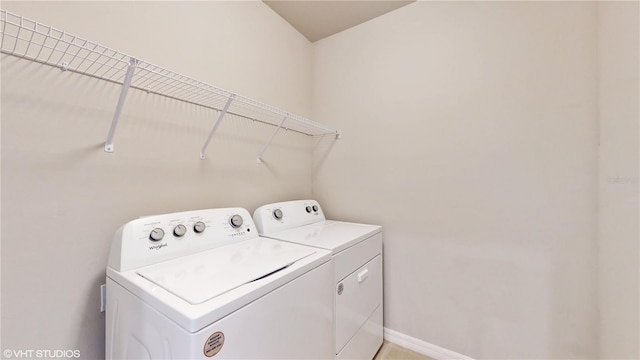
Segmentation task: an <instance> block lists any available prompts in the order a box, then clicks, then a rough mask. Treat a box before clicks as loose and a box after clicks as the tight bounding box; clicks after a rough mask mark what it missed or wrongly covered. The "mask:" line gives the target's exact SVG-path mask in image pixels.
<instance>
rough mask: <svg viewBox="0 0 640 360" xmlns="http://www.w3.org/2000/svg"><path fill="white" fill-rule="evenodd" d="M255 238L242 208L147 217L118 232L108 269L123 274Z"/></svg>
mask: <svg viewBox="0 0 640 360" xmlns="http://www.w3.org/2000/svg"><path fill="white" fill-rule="evenodd" d="M255 237H258V231H257V229H256V226H255V225H254V223H253V220H252V219H251V216H250V215H249V212H248V211H247V210H245V209H243V208H223V209H206V210H195V211H185V212H179V213H172V214H163V215H153V216H146V217H141V218H139V219H136V220H133V221H130V222H128V223H126V224H125V225H123V226H122V227H120V229H118V231H117V232H116V234H115V236H114V239H113V242H112V245H111V252H110V253H109V264H108V265H109V266H110V267H112V268H114V269H115V270H118V271H126V270H130V269H135V268H139V267H141V266H146V265H151V264H155V263H157V262H160V261H165V260H170V259H174V258H177V257H180V256H185V255H190V254H193V253H197V252H201V251H205V250H209V249H214V248H217V247H220V246H224V245H228V244H232V243H236V242H240V241H244V240H248V239H253V238H255Z"/></svg>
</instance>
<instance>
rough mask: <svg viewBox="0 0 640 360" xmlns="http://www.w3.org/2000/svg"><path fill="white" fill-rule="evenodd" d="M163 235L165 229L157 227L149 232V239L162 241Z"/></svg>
mask: <svg viewBox="0 0 640 360" xmlns="http://www.w3.org/2000/svg"><path fill="white" fill-rule="evenodd" d="M163 237H164V230H162V229H161V228H155V229H153V230H151V233H150V234H149V240H151V241H160V240H162V238H163Z"/></svg>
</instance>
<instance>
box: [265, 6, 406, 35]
mask: <svg viewBox="0 0 640 360" xmlns="http://www.w3.org/2000/svg"><path fill="white" fill-rule="evenodd" d="M414 1H415V0H411V1H400V0H392V1H389V0H387V1H382V0H373V1H372V0H324V1H318V0H316V1H306V0H275V1H274V0H272V1H267V0H263V2H264V3H265V4H267V6H269V7H270V8H272V9H273V10H274V11H275V12H276V13H278V15H280V16H282V17H283V18H284V19H285V20H287V21H288V22H289V24H291V25H292V26H293V27H294V28H296V30H298V31H299V32H300V33H301V34H302V35H304V36H305V37H306V38H307V39H309V41H311V42H314V41H317V40H320V39H324V38H325V37H327V36H331V35H333V34H335V33H338V32H340V31H342V30H346V29H348V28H351V27H354V26H356V25H358V24H361V23H363V22H365V21H368V20H371V19H373V18H375V17H378V16H380V15H382V14H386V13H388V12H390V11H392V10H395V9H397V8H400V7H403V6H405V5H407V4H410V3H412V2H414Z"/></svg>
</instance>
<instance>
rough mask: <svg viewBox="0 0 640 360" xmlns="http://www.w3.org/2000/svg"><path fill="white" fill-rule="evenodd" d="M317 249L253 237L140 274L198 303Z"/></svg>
mask: <svg viewBox="0 0 640 360" xmlns="http://www.w3.org/2000/svg"><path fill="white" fill-rule="evenodd" d="M265 240H266V239H265ZM315 252H316V251H315V250H314V249H311V248H305V247H300V246H296V245H294V244H288V243H285V242H273V241H251V242H243V243H239V244H234V245H229V246H225V247H222V248H218V249H214V250H209V251H204V252H201V253H198V254H194V255H191V256H187V257H182V258H178V259H174V260H169V261H165V262H162V263H158V264H155V265H152V266H148V267H146V268H142V269H140V270H138V271H137V274H138V275H140V276H142V277H143V278H145V279H147V280H148V281H150V282H152V283H154V284H156V285H158V286H160V287H162V288H163V289H165V290H166V291H168V292H170V293H172V294H173V295H175V296H177V297H179V298H181V299H183V300H185V301H187V302H189V303H190V304H193V305H197V304H201V303H203V302H205V301H207V300H210V299H213V298H215V297H217V296H219V295H222V294H224V293H226V292H228V291H231V290H233V289H235V288H238V287H240V286H242V285H244V284H247V283H250V282H252V281H255V280H259V279H262V278H264V277H267V276H269V275H271V274H273V273H275V272H277V271H279V270H282V269H284V268H286V267H288V266H289V265H291V264H293V263H294V262H296V261H298V260H300V259H302V258H305V257H307V256H309V255H312V254H314V253H315Z"/></svg>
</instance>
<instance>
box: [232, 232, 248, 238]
mask: <svg viewBox="0 0 640 360" xmlns="http://www.w3.org/2000/svg"><path fill="white" fill-rule="evenodd" d="M245 234H246V232H244V231H240V232H237V233H233V234H231V237H236V236H242V235H245Z"/></svg>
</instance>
